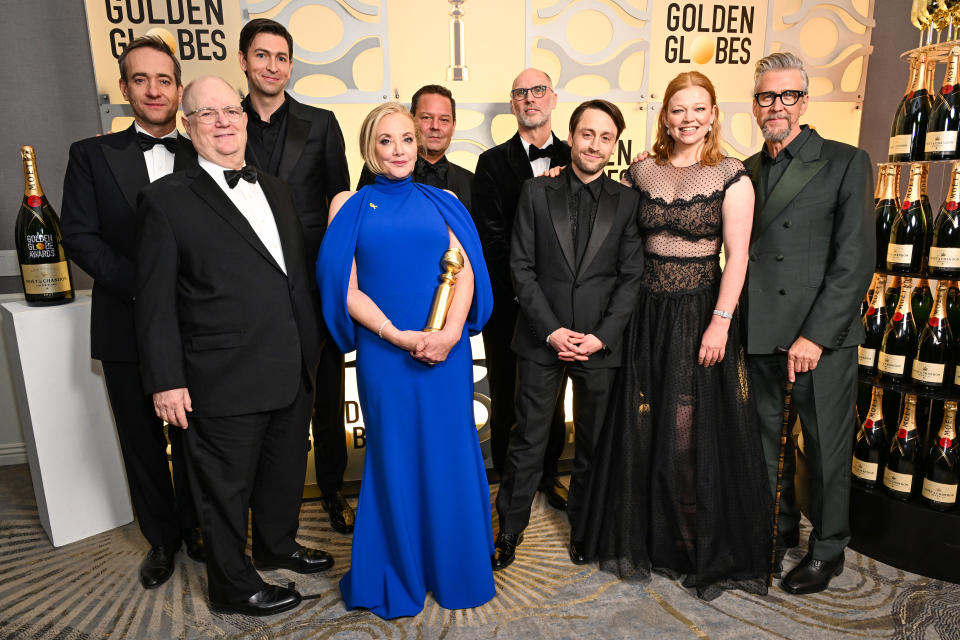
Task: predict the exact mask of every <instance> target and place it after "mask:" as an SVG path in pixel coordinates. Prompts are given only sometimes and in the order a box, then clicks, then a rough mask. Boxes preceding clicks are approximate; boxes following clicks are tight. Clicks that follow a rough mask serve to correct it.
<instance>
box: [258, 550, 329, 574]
mask: <svg viewBox="0 0 960 640" xmlns="http://www.w3.org/2000/svg"><path fill="white" fill-rule="evenodd" d="M253 564H254V565H255V566H256V567H257V569H263V570H270V569H289V570H290V571H296V572H297V573H317V572H318V571H326V570H327V569H329V568H330V567H332V566H333V556H331V555H330V554H329V553H327V552H326V551H321V550H320V549H310V548H309V547H304V546H301V547H300V548H299V549H297V550H296V551H294V552H293V553H291V554H290V555H289V556H286V557H282V558H277V557H272V558H254V559H253Z"/></svg>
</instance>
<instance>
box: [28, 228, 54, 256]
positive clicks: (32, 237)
mask: <svg viewBox="0 0 960 640" xmlns="http://www.w3.org/2000/svg"><path fill="white" fill-rule="evenodd" d="M26 243H27V256H29V257H30V258H34V259H37V258H56V257H57V241H56V239H54V237H53V234H52V233H31V234H29V235H27V237H26Z"/></svg>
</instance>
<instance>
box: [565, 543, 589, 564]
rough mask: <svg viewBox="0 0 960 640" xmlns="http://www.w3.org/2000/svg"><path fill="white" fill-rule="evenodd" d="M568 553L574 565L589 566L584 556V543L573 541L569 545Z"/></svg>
mask: <svg viewBox="0 0 960 640" xmlns="http://www.w3.org/2000/svg"><path fill="white" fill-rule="evenodd" d="M567 552H568V553H569V554H570V562H572V563H573V564H587V558H586V556H584V555H583V543H582V542H580V541H578V540H571V541H570V544H569V545H567Z"/></svg>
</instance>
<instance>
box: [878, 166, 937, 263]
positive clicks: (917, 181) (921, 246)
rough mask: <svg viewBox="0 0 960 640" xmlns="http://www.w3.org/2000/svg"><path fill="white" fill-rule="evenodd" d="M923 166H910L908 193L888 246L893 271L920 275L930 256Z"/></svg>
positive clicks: (894, 223)
mask: <svg viewBox="0 0 960 640" xmlns="http://www.w3.org/2000/svg"><path fill="white" fill-rule="evenodd" d="M922 178H923V164H922V163H913V164H911V165H910V181H909V182H908V183H907V193H906V195H905V196H904V198H903V202H902V203H901V204H900V209H899V210H898V211H897V215H896V217H895V218H894V219H893V224H891V225H890V240H889V241H888V242H887V264H886V267H887V269H889V270H890V271H896V272H899V273H909V274H913V273H919V272H920V271H921V270H922V268H923V260H924V258H925V256H926V252H927V221H926V218H925V216H924V213H923V203H922V200H921V193H922V187H921V184H922Z"/></svg>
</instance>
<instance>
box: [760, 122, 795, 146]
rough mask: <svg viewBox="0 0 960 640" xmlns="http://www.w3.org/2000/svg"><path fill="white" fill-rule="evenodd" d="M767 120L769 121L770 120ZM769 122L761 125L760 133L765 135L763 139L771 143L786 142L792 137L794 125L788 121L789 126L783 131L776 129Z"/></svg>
mask: <svg viewBox="0 0 960 640" xmlns="http://www.w3.org/2000/svg"><path fill="white" fill-rule="evenodd" d="M767 120H769V118H768V119H767ZM767 120H765V121H764V123H763V124H762V125H760V133H762V134H763V139H764V140H767V141H769V142H781V141H782V140H786V138H787V136H789V135H790V131H791V130H792V129H793V126H792V123H789V120H788V121H787V122H788V125H787V126H786V127H784V128H783V129H774V128H773V127H771V126H769V125H768V124H767Z"/></svg>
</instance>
